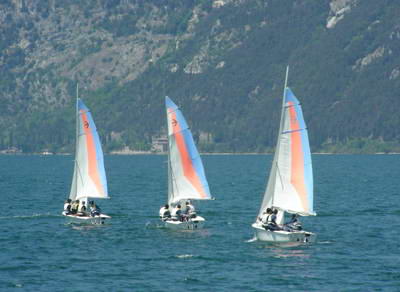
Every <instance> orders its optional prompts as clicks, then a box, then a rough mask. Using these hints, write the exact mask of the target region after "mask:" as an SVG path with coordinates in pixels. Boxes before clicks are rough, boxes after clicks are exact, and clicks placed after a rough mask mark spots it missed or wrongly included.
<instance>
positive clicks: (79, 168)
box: [69, 98, 108, 200]
mask: <svg viewBox="0 0 400 292" xmlns="http://www.w3.org/2000/svg"><path fill="white" fill-rule="evenodd" d="M76 107H77V116H76V123H77V131H76V135H77V137H76V153H75V168H74V176H73V178H72V185H71V192H70V195H69V198H70V199H71V200H78V199H82V198H108V191H107V179H106V173H105V170H104V161H103V151H102V149H101V144H100V138H99V135H98V133H97V130H96V125H95V124H94V121H93V118H92V115H91V114H90V111H89V109H88V108H87V107H86V105H85V104H84V103H83V101H82V100H80V99H79V98H78V99H77V105H76Z"/></svg>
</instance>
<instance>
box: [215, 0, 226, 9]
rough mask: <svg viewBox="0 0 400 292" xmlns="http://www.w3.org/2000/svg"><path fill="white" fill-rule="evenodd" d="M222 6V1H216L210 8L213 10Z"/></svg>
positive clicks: (223, 3)
mask: <svg viewBox="0 0 400 292" xmlns="http://www.w3.org/2000/svg"><path fill="white" fill-rule="evenodd" d="M224 5H225V2H224V1H222V0H216V1H214V2H213V4H212V7H213V8H220V7H222V6H224Z"/></svg>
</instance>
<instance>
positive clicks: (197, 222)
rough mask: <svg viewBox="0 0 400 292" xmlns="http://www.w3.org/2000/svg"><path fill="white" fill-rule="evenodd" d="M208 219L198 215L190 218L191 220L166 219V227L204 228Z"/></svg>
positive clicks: (181, 228)
mask: <svg viewBox="0 0 400 292" xmlns="http://www.w3.org/2000/svg"><path fill="white" fill-rule="evenodd" d="M205 222H206V220H205V219H204V218H203V217H201V216H196V218H192V219H189V221H185V222H181V221H173V220H167V221H164V224H165V227H166V228H169V229H174V230H196V229H202V228H203V227H204V223H205Z"/></svg>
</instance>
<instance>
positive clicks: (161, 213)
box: [160, 207, 168, 217]
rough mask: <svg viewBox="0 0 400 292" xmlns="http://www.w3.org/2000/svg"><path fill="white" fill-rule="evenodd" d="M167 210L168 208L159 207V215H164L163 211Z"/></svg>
mask: <svg viewBox="0 0 400 292" xmlns="http://www.w3.org/2000/svg"><path fill="white" fill-rule="evenodd" d="M167 210H168V209H167V208H165V207H161V209H160V217H164V213H165V211H167Z"/></svg>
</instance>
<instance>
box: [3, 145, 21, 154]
mask: <svg viewBox="0 0 400 292" xmlns="http://www.w3.org/2000/svg"><path fill="white" fill-rule="evenodd" d="M0 153H1V154H19V153H22V150H21V149H18V148H17V147H14V146H13V147H10V148H7V149H4V150H1V151H0Z"/></svg>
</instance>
